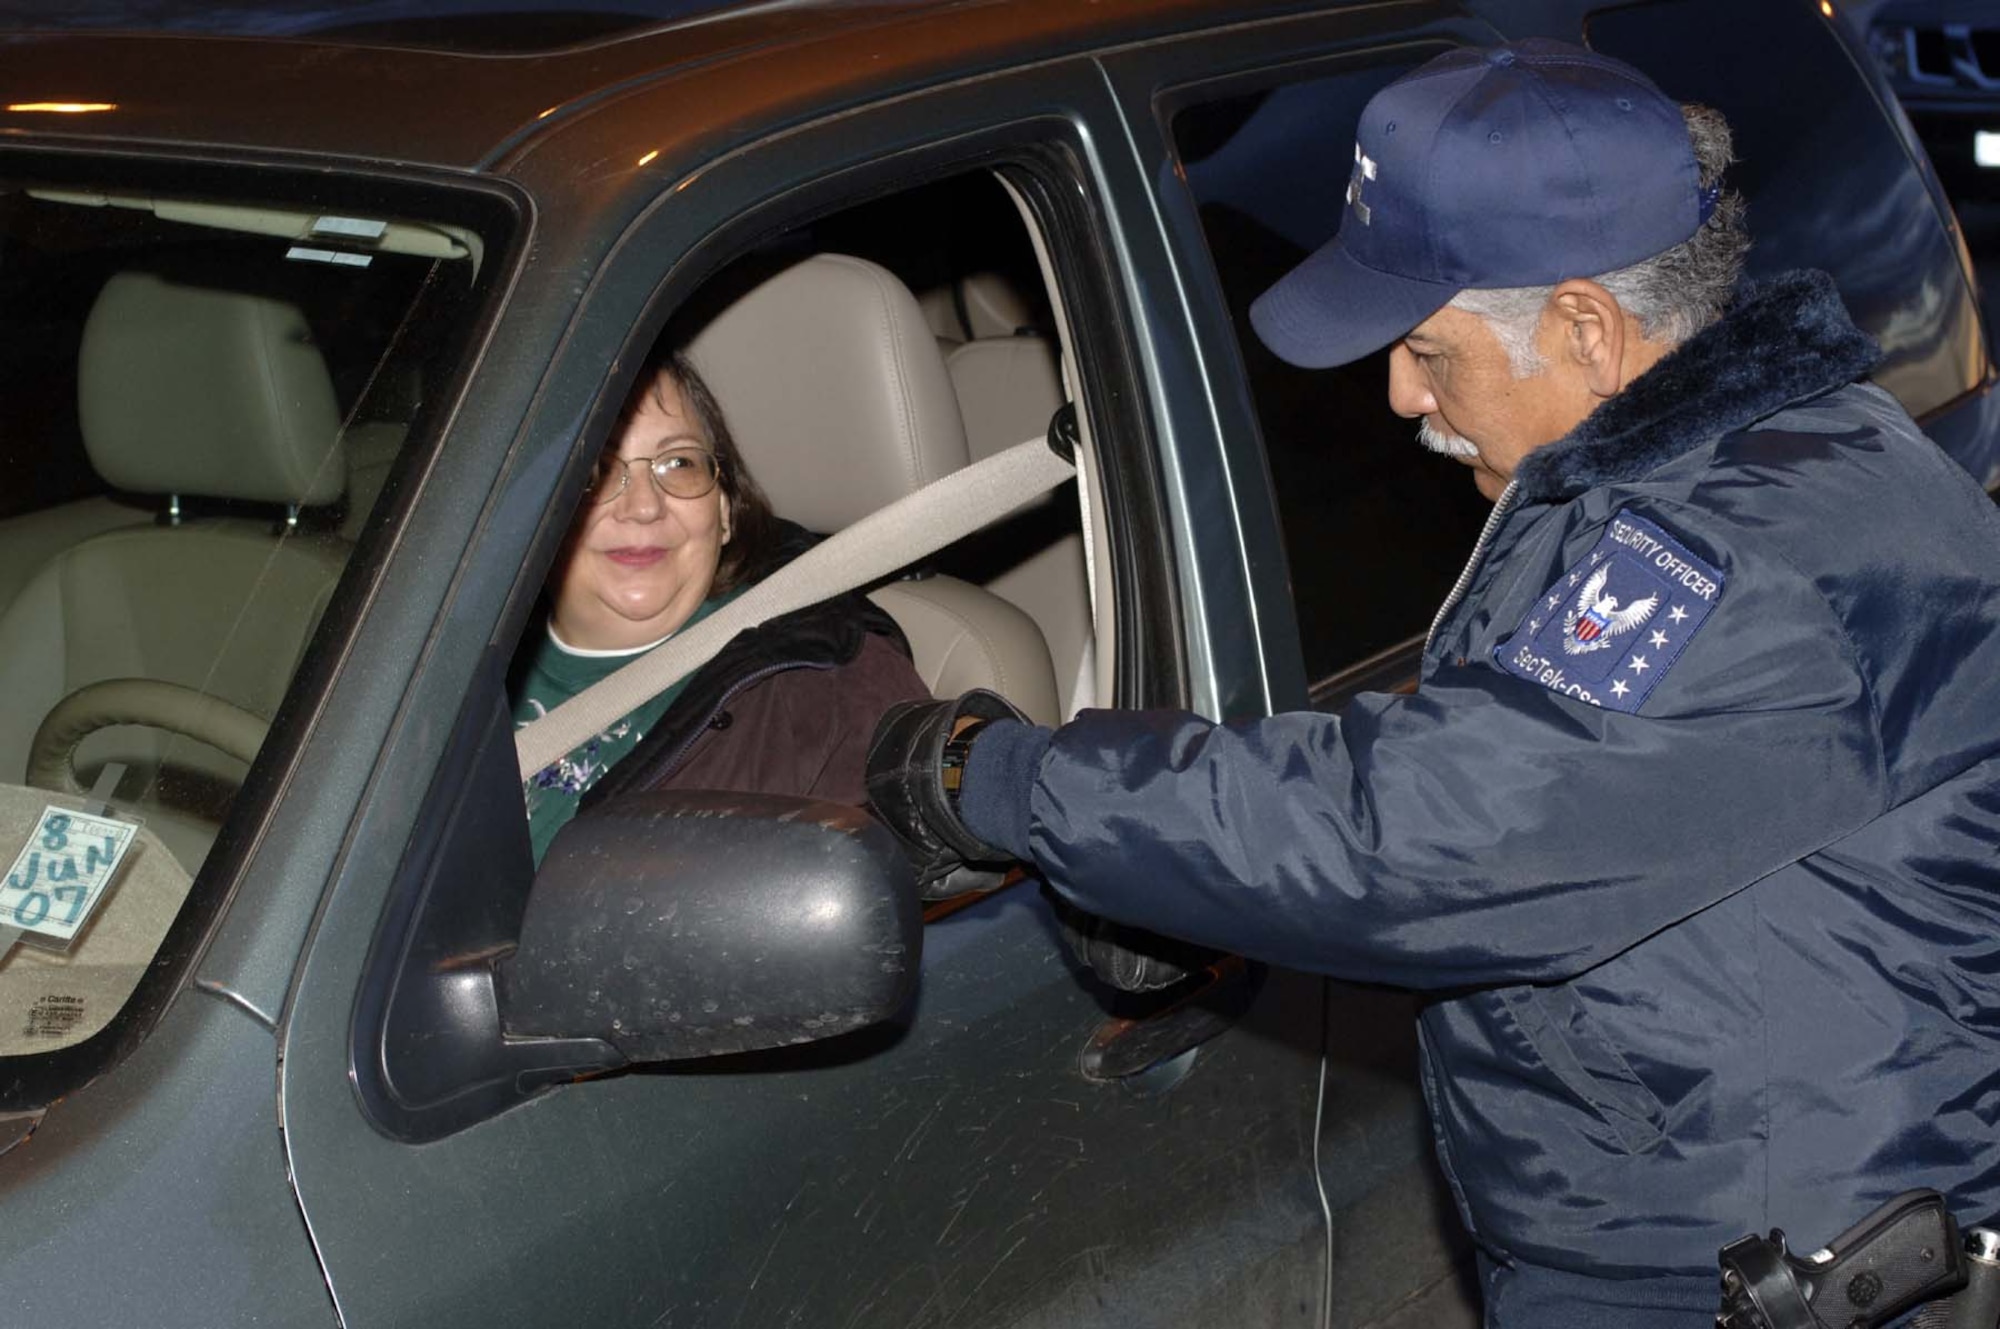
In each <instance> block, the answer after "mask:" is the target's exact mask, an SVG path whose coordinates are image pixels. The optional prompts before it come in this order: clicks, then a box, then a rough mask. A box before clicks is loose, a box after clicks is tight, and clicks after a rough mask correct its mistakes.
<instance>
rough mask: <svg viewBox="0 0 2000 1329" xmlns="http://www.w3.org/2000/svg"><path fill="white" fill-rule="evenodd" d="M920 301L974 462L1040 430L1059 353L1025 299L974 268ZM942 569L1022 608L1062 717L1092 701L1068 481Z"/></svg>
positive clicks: (1059, 394) (1058, 400)
mask: <svg viewBox="0 0 2000 1329" xmlns="http://www.w3.org/2000/svg"><path fill="white" fill-rule="evenodd" d="M920 303H921V304H922V306H923V309H924V312H925V316H926V317H927V318H929V319H930V320H931V326H932V330H933V332H934V333H936V335H937V337H938V342H939V346H940V348H941V349H942V350H943V351H944V353H945V365H946V368H947V370H948V371H949V372H950V374H951V382H952V390H953V392H954V393H955V394H956V395H957V397H958V406H959V413H960V415H961V416H962V417H963V419H964V421H965V435H966V443H967V446H968V447H969V449H970V451H971V455H972V459H973V460H974V461H978V460H980V459H982V458H985V457H990V456H992V455H993V454H994V453H996V452H1000V451H1002V450H1004V449H1006V448H1009V447H1012V446H1013V445H1014V444H1016V443H1019V442H1021V441H1022V440H1024V439H1029V438H1034V437H1036V436H1037V435H1039V434H1042V433H1044V432H1046V431H1047V429H1048V426H1049V418H1050V417H1051V416H1053V415H1054V414H1055V412H1056V410H1057V408H1059V407H1060V406H1061V405H1062V404H1063V402H1064V401H1065V400H1066V394H1065V393H1064V391H1063V383H1062V369H1061V362H1060V356H1059V354H1058V351H1057V349H1056V347H1055V345H1054V343H1053V342H1052V341H1051V340H1050V339H1049V338H1047V337H1045V336H1043V335H1041V334H1040V333H1038V332H1036V331H1034V330H1033V328H1032V327H1031V326H1030V325H1031V323H1032V322H1033V320H1034V313H1033V310H1032V307H1031V306H1030V304H1029V302H1028V300H1027V299H1026V297H1025V296H1023V295H1022V294H1021V292H1020V291H1019V290H1017V289H1015V287H1014V286H1013V285H1012V284H1011V283H1010V282H1008V281H1007V280H1006V279H1005V278H1003V277H1000V276H999V275H997V274H995V273H990V272H981V273H974V274H972V275H971V276H968V277H965V278H963V279H961V280H960V281H959V282H958V283H957V284H956V287H955V288H953V287H939V288H933V289H931V290H928V291H926V292H925V293H924V294H923V296H922V297H921V299H920ZM939 566H940V567H944V568H946V569H948V570H950V571H953V572H955V573H957V574H958V575H960V576H961V577H964V578H965V579H967V580H969V581H974V582H977V583H978V584H980V585H982V586H984V587H986V588H987V589H988V590H990V591H992V592H994V593H995V594H996V595H999V596H1002V597H1003V598H1005V599H1006V600H1008V601H1010V602H1011V603H1013V604H1016V605H1018V606H1020V607H1021V608H1022V609H1023V610H1025V611H1027V613H1028V615H1029V616H1030V617H1031V618H1033V619H1034V620H1035V622H1036V623H1037V624H1038V625H1040V627H1041V630H1042V636H1043V637H1044V638H1045V639H1046V640H1047V642H1048V647H1049V656H1050V659H1051V661H1052V663H1053V665H1054V667H1055V672H1056V686H1057V691H1058V693H1059V694H1060V705H1061V708H1062V714H1063V716H1064V717H1065V718H1067V717H1068V716H1071V715H1074V714H1075V713H1076V711H1077V710H1078V709H1079V708H1081V707H1082V706H1086V705H1092V704H1095V698H1094V697H1093V696H1092V692H1093V691H1094V687H1093V681H1092V679H1091V677H1090V676H1089V671H1088V670H1087V669H1086V660H1087V658H1088V654H1089V649H1090V644H1091V638H1092V625H1091V621H1090V586H1089V582H1088V581H1087V579H1086V577H1087V574H1086V572H1085V569H1084V550H1083V535H1082V532H1081V529H1080V517H1079V513H1078V507H1077V496H1076V486H1075V485H1073V484H1071V485H1065V486H1063V487H1062V488H1060V489H1057V490H1055V491H1054V492H1052V493H1050V494H1048V495H1047V496H1045V497H1044V498H1042V499H1041V500H1039V501H1038V502H1036V503H1034V504H1031V505H1029V506H1028V507H1026V508H1023V509H1022V510H1021V511H1020V512H1017V513H1016V514H1015V515H1014V516H1012V517H1010V518H1008V519H1007V521H1005V522H1003V523H1001V524H1000V525H999V526H997V527H993V528H989V529H988V530H987V531H985V532H982V533H981V535H980V537H979V538H978V539H977V540H975V541H973V542H970V543H969V545H968V547H967V548H965V549H961V550H956V551H948V552H947V554H946V555H945V556H944V557H943V558H942V559H940V560H939Z"/></svg>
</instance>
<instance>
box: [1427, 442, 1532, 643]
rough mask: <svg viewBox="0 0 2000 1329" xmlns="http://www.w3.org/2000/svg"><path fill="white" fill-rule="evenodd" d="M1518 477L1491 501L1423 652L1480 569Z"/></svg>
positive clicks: (1516, 487)
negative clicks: (1476, 539) (1496, 499)
mask: <svg viewBox="0 0 2000 1329" xmlns="http://www.w3.org/2000/svg"><path fill="white" fill-rule="evenodd" d="M1519 485H1520V481H1518V480H1509V481H1508V482H1507V487H1506V488H1505V489H1503V490H1501V491H1500V498H1499V500H1498V501H1496V502H1495V503H1494V504H1493V511H1491V512H1489V513H1487V514H1486V524H1485V525H1484V526H1482V527H1480V528H1479V540H1478V542H1477V543H1475V544H1474V545H1473V546H1472V557H1471V558H1468V559H1467V560H1465V570H1464V571H1463V572H1461V573H1459V574H1458V580H1457V581H1456V582H1455V583H1453V584H1452V588H1451V594H1450V595H1447V596H1446V597H1445V598H1444V603H1443V604H1441V605H1439V606H1438V611H1437V616H1436V617H1435V618H1433V619H1431V630H1430V631H1429V632H1426V633H1425V634H1424V654H1425V655H1426V656H1428V655H1429V654H1430V653H1431V643H1432V642H1433V641H1434V640H1436V638H1437V631H1438V629H1439V628H1441V627H1443V626H1444V620H1445V615H1447V614H1449V613H1450V612H1451V611H1452V610H1453V609H1456V608H1457V607H1458V602H1459V601H1460V600H1462V599H1464V598H1465V592H1466V591H1467V590H1468V589H1469V588H1470V587H1471V586H1472V577H1473V574H1474V573H1476V572H1478V571H1479V564H1480V562H1481V561H1482V560H1483V559H1484V558H1485V557H1486V546H1487V545H1489V544H1491V543H1493V535H1494V533H1495V532H1496V531H1498V530H1499V529H1500V523H1501V521H1502V520H1504V519H1505V518H1506V516H1507V513H1508V512H1509V511H1510V510H1511V509H1512V508H1513V506H1514V496H1515V494H1516V493H1517V492H1518V489H1519Z"/></svg>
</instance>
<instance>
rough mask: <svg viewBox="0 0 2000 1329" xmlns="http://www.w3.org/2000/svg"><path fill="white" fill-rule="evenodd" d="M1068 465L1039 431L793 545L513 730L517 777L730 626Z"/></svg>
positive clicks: (837, 590)
mask: <svg viewBox="0 0 2000 1329" xmlns="http://www.w3.org/2000/svg"><path fill="white" fill-rule="evenodd" d="M1075 474H1076V468H1075V467H1074V466H1073V465H1072V464H1071V463H1070V462H1068V461H1066V460H1064V459H1063V458H1061V457H1059V456H1057V455H1056V454H1055V452H1054V451H1052V450H1051V449H1050V447H1049V444H1048V441H1047V440H1046V439H1043V438H1033V439H1029V440H1028V441H1027V442H1025V443H1017V444H1015V445H1014V446H1013V447H1011V448H1008V449H1007V450H1006V451H1004V452H997V453H995V454H994V455H992V456H990V457H987V458H986V459H984V460H983V461H977V462H974V463H973V464H972V465H970V466H967V467H964V468H963V469H961V470H956V471H953V472H952V473H951V474H950V475H947V476H944V477H943V478H942V479H938V480H934V481H932V482H931V483H930V484H927V485H925V486H924V487H923V488H922V489H919V490H917V491H916V492H914V493H910V494H905V495H904V496H903V497H901V498H899V499H897V500H896V501H895V502H894V503H891V504H889V505H888V506H887V507H883V508H878V509H877V510H875V511H874V512H871V513H869V514H868V515H867V516H865V517H863V518H861V519H860V520H859V521H856V522H854V523H853V524H852V525H849V526H847V527H845V528H843V529H842V530H840V531H838V532H836V533H835V534H833V535H830V536H828V537H827V538H826V539H824V540H822V541H820V542H819V543H818V544H816V545H814V546H813V547H812V548H811V549H808V550H807V551H806V552H805V553H803V554H800V555H799V556H798V557H797V558H795V559H793V560H792V561H791V562H789V563H787V564H785V566H784V567H782V568H779V569H778V570H777V571H776V572H774V573H772V574H771V575H770V576H768V577H766V578H764V580H762V581H760V582H758V583H757V584H756V585H755V586H752V587H751V588H750V589H749V590H747V591H745V592H744V593H743V594H742V595H739V596H737V597H736V598H735V599H734V600H731V601H730V602H729V603H728V604H726V605H724V606H723V607H722V608H720V609H718V610H716V611H715V612H714V613H713V614H710V615H709V616H708V617H707V618H704V619H703V620H701V622H699V623H697V624H695V625H694V626H693V627H691V628H689V629H688V630H687V631H686V632H683V633H678V634H676V635H675V636H673V637H672V638H670V639H668V640H667V641H666V642H665V643H663V644H662V645H660V646H657V647H655V648H654V649H652V650H651V651H648V652H647V653H646V654H644V655H642V656H640V657H639V658H638V659H636V660H634V661H633V662H632V663H631V664H628V665H626V666H625V667H624V668H623V669H620V670H619V671H618V672H617V673H615V674H612V675H611V676H610V677H608V678H605V679H602V680H600V681H599V682H597V683H594V684H592V685H591V686H590V687H588V688H585V689H584V690H583V691H582V692H579V693H577V694H576V695H575V696H574V697H571V698H570V699H569V700H568V701H566V702H564V703H563V704H562V705H560V706H558V707H556V708H555V709H554V710H552V711H550V712H549V713H548V714H547V715H544V716H542V717H541V718H539V719H537V720H534V721H531V722H530V723H528V724H527V725H524V726H523V727H522V728H521V729H519V730H517V731H516V732H515V735H514V747H515V751H516V752H517V753H518V754H519V757H520V766H521V778H522V779H523V780H525V779H527V778H528V777H529V776H531V775H533V774H534V773H535V772H537V771H539V770H542V769H543V768H544V767H546V766H548V765H549V764H551V763H552V762H554V761H556V760H557V759H558V758H560V757H562V756H563V755H564V754H565V753H567V752H569V751H570V749H572V748H574V747H576V746H577V745H578V744H580V743H582V742H584V741H585V740H586V739H588V738H589V737H590V736H591V735H593V734H596V733H599V732H601V731H603V730H605V729H608V728H610V727H611V725H613V724H615V723H616V722H617V721H618V720H619V719H621V718H622V717H624V716H625V715H626V714H628V713H630V712H631V711H633V710H634V709H636V708H637V707H638V706H640V705H641V704H642V703H644V702H645V701H647V700H648V699H649V698H652V697H655V696H657V695H659V694H660V693H661V692H663V691H665V690H666V689H667V688H669V687H671V686H672V685H673V684H675V683H677V682H679V681H680V680H681V679H683V678H685V677H687V676H688V675H689V674H691V673H693V672H694V671H695V670H697V669H699V668H701V667H702V666H703V665H705V664H707V663H708V662H709V661H710V660H712V659H714V658H715V656H716V654H717V652H719V651H721V649H722V648H723V647H724V646H726V645H728V644H729V641H730V639H731V638H732V637H734V636H735V635H736V634H737V633H739V632H741V631H743V630H744V629H745V628H754V627H756V626H757V625H758V624H760V623H764V622H768V621H769V620H771V619H774V618H777V617H780V616H781V615H784V614H789V613H791V612H792V611H793V610H795V609H803V608H805V607H806V606H807V605H810V604H817V603H819V602H820V601H821V600H828V599H831V598H832V597H834V596H836V595H841V594H844V593H845V592H848V591H851V590H855V589H856V588H858V587H862V586H866V585H868V584H869V583H871V582H876V581H880V580H881V579H882V578H884V577H887V576H888V575H889V574H891V573H893V572H895V571H896V570H897V569H899V568H902V567H904V566H906V565H908V564H910V563H914V562H916V561H917V560H918V559H920V558H924V557H926V556H928V555H930V554H934V553H936V552H937V551H938V550H940V549H943V548H944V547H945V546H946V545H949V544H952V543H953V542H955V541H957V540H960V539H963V538H964V537H965V536H968V535H970V534H972V533H973V532H974V531H976V530H978V529H979V528H980V527H982V526H986V525H988V524H990V523H992V522H995V521H998V520H999V519H1000V518H1002V517H1004V516H1006V515H1007V514H1008V513H1010V512H1012V511H1013V510H1014V509H1015V508H1017V507H1019V506H1021V505H1022V504H1023V503H1026V502H1029V501H1030V500H1032V499H1034V498H1036V497H1038V496H1040V495H1042V494H1045V493H1047V492H1048V491H1049V490H1051V489H1054V488H1055V487H1056V486H1057V485H1059V484H1061V483H1062V482H1063V481H1065V480H1067V479H1069V478H1070V477H1071V476H1073V475H1075Z"/></svg>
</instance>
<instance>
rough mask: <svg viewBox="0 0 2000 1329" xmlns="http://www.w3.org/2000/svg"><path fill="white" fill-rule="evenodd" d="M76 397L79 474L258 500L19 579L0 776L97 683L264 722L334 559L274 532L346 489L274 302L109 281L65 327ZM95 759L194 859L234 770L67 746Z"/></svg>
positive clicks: (172, 745) (144, 735) (1, 698)
mask: <svg viewBox="0 0 2000 1329" xmlns="http://www.w3.org/2000/svg"><path fill="white" fill-rule="evenodd" d="M78 398H79V400H78V406H79V413H80V420H81V425H82V430H83V441H84V445H85V448H86V449H87V451H88V453H89V456H90V461H91V465H92V466H94V467H95V468H96V470H97V472H98V473H99V474H100V475H101V476H102V477H103V478H104V479H105V480H106V481H107V482H108V483H110V484H111V485H112V486H114V487H115V488H117V489H119V490H122V491H125V492H127V493H132V494H149V495H159V496H162V498H163V499H169V500H170V496H179V498H180V499H181V500H182V501H183V502H185V501H187V500H189V499H192V498H195V497H197V496H199V497H203V498H208V499H234V500H241V501H246V502H249V503H256V504H266V505H270V506H269V507H268V508H267V509H266V512H265V513H264V514H258V515H243V516H229V517H192V518H190V519H189V520H186V521H185V522H182V523H180V524H178V525H165V524H162V525H151V526H139V527H129V528H125V529H121V530H115V531H111V532H107V533H105V534H100V535H96V536H93V537H91V538H89V539H86V540H83V541H81V542H79V543H77V544H75V545H72V546H71V547H69V548H67V549H65V550H64V551H62V552H61V553H59V554H57V555H56V556H55V557H53V558H52V559H50V560H49V561H48V562H47V563H45V564H44V565H43V566H42V567H41V569H40V570H39V571H38V572H36V574H35V575H34V576H33V578H32V579H30V580H29V582H28V583H27V585H26V586H25V587H24V588H23V589H22V591H21V592H20V594H19V595H18V596H16V597H15V599H14V600H13V602H12V603H11V604H9V605H8V606H7V607H6V608H5V610H4V612H0V780H5V781H8V782H15V781H19V780H21V779H22V775H23V772H24V769H25V767H26V763H27V760H28V755H29V746H30V742H31V740H32V739H33V736H34V734H35V731H36V728H37V727H38V726H39V725H40V723H41V721H42V719H43V717H44V716H45V715H47V713H48V712H49V710H50V709H51V708H52V707H54V706H55V705H56V704H57V703H58V702H60V701H61V700H62V699H63V698H65V697H66V696H68V695H70V694H71V693H73V692H75V691H76V690H77V689H79V688H81V687H83V686H85V685H86V684H91V683H95V682H99V681H101V680H106V679H116V678H140V679H151V680H163V681H166V682H170V683H176V684H180V685H182V686H185V687H188V688H192V689H195V690H197V691H199V692H201V693H203V694H206V695H208V696H213V697H218V698H220V699H222V700H224V701H227V702H230V703H232V704H233V705H235V706H238V707H241V708H243V709H244V710H247V711H250V712H252V713H254V714H255V715H258V716H262V717H265V718H267V719H268V718H269V717H270V716H271V715H272V714H273V713H274V712H275V711H276V710H277V707H278V702H279V699H280V698H281V697H282V696H283V695H284V692H285V689H286V687H287V686H288V685H289V683H290V681H291V677H292V673H293V671H294V670H295V669H296V667H297V665H298V661H299V657H300V655H301V654H302V652H303V651H304V649H305V646H306V642H307V640H308V639H309V638H310V636H311V634H312V631H313V628H314V626H315V625H316V624H317V623H318V621H319V617H320V614H321V612H322V611H323V610H324V609H325V606H326V603H327V600H328V598H329V597H330V596H331V595H332V592H333V587H334V583H335V582H336V581H337V580H338V578H339V576H340V572H341V569H342V567H343V565H344V564H345V562H346V554H347V550H348V548H349V546H348V543H347V542H346V541H345V540H341V539H339V538H338V537H335V536H330V535H307V534H301V533H299V532H297V531H293V530H288V529H287V527H286V525H285V522H284V516H285V509H286V505H298V506H312V505H320V504H330V503H334V502H336V501H338V500H339V499H340V498H341V496H342V494H343V492H344V490H345V488H346V484H347V471H346V461H345V458H344V456H343V454H342V451H341V444H340V416H339V410H338V407H337V405H336V403H335V399H334V392H333V385H332V382H331V379H330V378H329V376H328V374H327V369H326V365H325V362H324V361H323V360H322V359H321V357H320V354H319V351H318V350H317V349H316V348H315V347H314V346H313V344H312V340H311V335H310V330H309V329H308V327H307V325H306V321H305V318H304V317H303V315H301V314H300V313H299V311H298V310H297V309H296V308H295V307H293V306H291V305H290V304H287V303H285V302H283V301H280V300H275V299H270V298H265V297H262V296H256V295H248V294H243V293H239V292H233V291H225V290H218V289H212V288H208V287H202V286H191V285H184V284H180V283H177V282H173V281H169V280H166V279H164V278H161V277H159V276H155V275H152V274H148V273H139V272H127V273H121V274H119V275H117V276H115V277H113V278H112V279H111V280H110V281H109V282H107V283H106V285H105V288H104V290H103V292H102V293H101V295H100V296H99V298H98V300H97V303H96V305H95V306H94V307H93V309H92V311H91V315H90V318H89V320H88V322H87V324H86V326H85V329H84V335H83V343H82V351H81V361H80V364H79V367H78ZM163 506H166V504H163ZM108 761H120V762H123V763H125V764H126V765H127V766H129V767H132V768H134V773H133V774H131V775H128V776H127V778H126V780H125V782H124V783H123V784H121V786H120V788H119V792H120V795H121V797H122V798H126V799H131V798H134V797H139V798H140V799H141V800H142V801H143V802H146V803H148V804H150V805H152V807H150V808H149V810H148V816H149V818H153V819H154V821H155V827H156V829H159V830H161V832H162V834H163V836H165V837H166V838H167V839H168V842H169V844H170V845H171V846H172V847H173V848H174V850H175V852H176V854H177V855H181V856H182V857H183V861H187V860H186V855H187V854H190V853H192V854H194V855H196V859H195V862H198V861H199V854H200V853H201V852H204V851H205V848H206V838H207V836H208V835H209V834H212V828H213V824H214V822H216V821H217V820H219V818H220V815H221V812H222V811H223V810H224V809H225V808H226V805H227V801H228V799H229V797H230V795H232V794H233V792H234V790H235V788H236V786H237V784H238V783H240V781H241V780H242V777H243V774H244V770H245V766H244V764H243V763H242V762H241V761H238V760H235V759H233V758H230V757H228V756H225V755H223V754H222V753H220V752H217V751H214V750H213V749H210V748H208V747H207V746H205V745H203V744H200V743H196V742H193V741H192V740H189V739H187V738H183V737H178V736H174V735H171V734H168V733H165V732H163V731H160V730H155V729H150V728H146V729H141V728H134V727H129V726H124V727H117V728H107V729H103V730H100V731H99V732H97V733H95V734H93V735H92V736H91V737H89V738H87V739H85V740H84V741H83V744H82V746H81V747H80V748H79V749H78V750H77V754H76V763H75V765H76V769H77V771H78V774H79V775H80V776H81V777H82V778H83V779H84V780H85V781H86V783H87V782H89V781H90V779H91V778H92V777H93V775H94V773H95V772H96V771H97V770H98V769H99V768H101V767H102V766H103V764H104V763H106V762H108ZM142 786H143V787H144V790H145V792H144V794H143V795H140V794H137V793H136V792H135V791H138V790H139V789H140V788H141V787H142ZM179 816H186V817H187V818H190V819H191V822H190V824H191V825H192V827H193V829H192V831H190V832H189V833H188V834H172V833H169V831H168V829H167V827H166V826H165V825H162V824H161V819H164V820H165V821H167V822H172V821H174V820H175V819H176V818H177V817H179ZM194 865H195V863H194V862H190V863H189V867H190V868H192V867H193V866H194Z"/></svg>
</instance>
